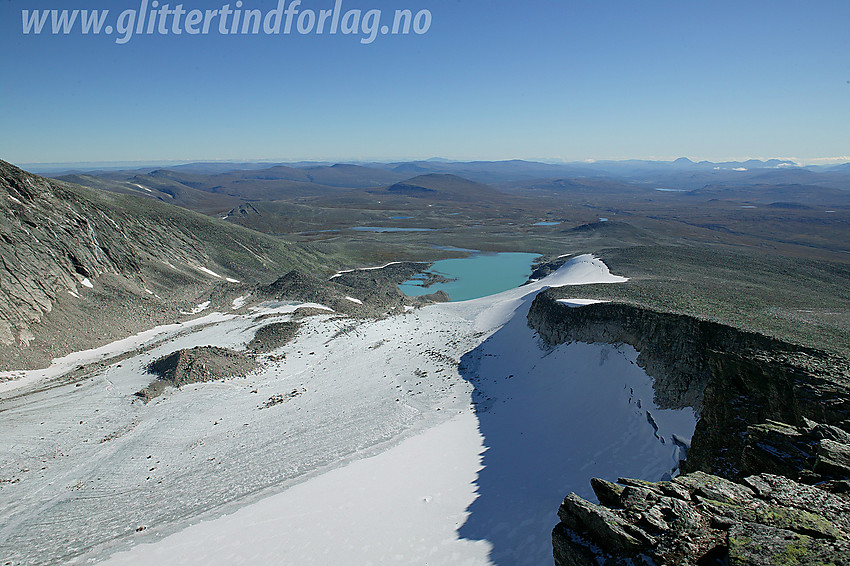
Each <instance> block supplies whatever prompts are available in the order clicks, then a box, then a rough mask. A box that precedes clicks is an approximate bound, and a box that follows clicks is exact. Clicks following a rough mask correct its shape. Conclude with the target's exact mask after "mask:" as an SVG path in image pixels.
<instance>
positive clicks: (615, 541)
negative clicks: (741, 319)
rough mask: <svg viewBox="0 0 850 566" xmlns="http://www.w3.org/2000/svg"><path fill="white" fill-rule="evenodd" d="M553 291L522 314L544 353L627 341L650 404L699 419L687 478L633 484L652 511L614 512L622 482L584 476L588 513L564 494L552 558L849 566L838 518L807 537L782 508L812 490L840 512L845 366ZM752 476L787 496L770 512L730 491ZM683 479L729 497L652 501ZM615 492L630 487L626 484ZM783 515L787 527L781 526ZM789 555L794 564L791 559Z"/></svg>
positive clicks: (846, 426)
mask: <svg viewBox="0 0 850 566" xmlns="http://www.w3.org/2000/svg"><path fill="white" fill-rule="evenodd" d="M562 295H563V291H562V290H558V289H551V290H549V291H546V292H543V293H541V294H539V295H538V297H537V298H536V299H535V301H534V303H533V304H532V306H531V309H530V311H529V315H528V323H529V325H530V326H531V327H532V328H534V329H535V330H536V331H537V332H538V333H539V335H540V336H541V338H542V339H543V340H545V341H546V342H548V343H549V344H552V345H556V344H561V343H566V342H573V341H579V342H603V343H612V344H616V343H626V344H630V345H631V346H633V347H634V348H635V349H636V350H637V351H638V352H639V356H638V358H637V362H638V364H640V365H641V367H643V368H644V369H645V370H646V372H647V373H648V374H649V375H650V376H651V377H652V378H653V379H654V381H655V385H654V387H655V396H656V399H655V401H656V403H657V404H658V405H659V406H662V407H665V408H681V407H687V406H690V407H694V408H695V409H696V410H697V412H698V414H699V420H698V422H697V426H696V430H695V431H694V436H693V439H692V443H691V447H690V450H689V452H688V456H687V460H686V461H684V462H683V463H682V466H681V469H682V471H683V473H686V474H687V475H685V476H683V477H682V478H680V479H677V480H674V484H672V487H671V485H667V484H666V483H664V482H660V483H657V484H648V483H647V485H646V486H644V489H648V490H650V492H651V493H652V494H655V495H658V494H656V492H658V491H659V490H660V492H661V495H658V497H656V496H655V495H653V498H652V503H641V504H640V505H638V506H637V507H635V506H634V505H632V504H633V503H634V502H631V500H629V501H630V502H628V504H627V502H624V500H623V499H622V497H621V496H623V493H624V492H623V489H624V488H623V487H622V486H619V487H618V486H615V485H614V484H606V485H603V484H602V483H599V481H597V480H594V488H595V491H596V493H597V495H598V496H599V499H600V502H601V503H602V505H601V506H599V505H594V504H591V503H588V502H586V501H582V500H580V499H579V498H577V497H576V496H574V495H571V496H569V497H568V498H567V499H566V500H565V503H564V505H562V507H561V511H560V512H559V515H560V518H561V521H562V522H561V523H560V524H559V525H558V526H557V527H556V528H555V531H554V533H553V537H554V538H553V541H554V545H555V556H556V563H557V564H559V565H561V564H585V563H588V564H589V563H591V562H587V561H584V560H585V558H587V557H589V556H590V557H600V556H603V555H607V556H608V558H609V562H605V563H606V564H607V563H611V564H620V563H626V562H622V560H632V559H636V557H638V556H645V557H647V558H651V561H649V562H646V563H647V564H651V563H658V564H661V563H679V564H697V563H699V564H712V563H715V562H713V560H714V559H715V558H717V559H718V560H720V561H721V562H716V563H724V562H722V561H724V560H728V561H729V562H728V563H735V564H770V563H776V562H771V561H772V560H778V559H779V557H782V556H786V555H787V557H789V560H790V561H789V562H788V563H801V564H805V563H810V564H815V563H821V562H822V563H834V564H844V563H848V564H850V559H848V554H847V553H848V551H850V546H848V525H846V524H845V523H846V516H843V515H842V517H843V519H842V521H844V522H841V521H839V523H840V524H839V523H836V520H835V518H834V517H833V515H832V514H830V513H825V515H824V516H823V517H821V516H820V515H819V517H820V518H818V519H817V520H818V521H820V520H821V519H823V521H824V522H823V523H822V526H823V528H824V529H827V530H829V529H834V530H831V531H830V532H831V533H832V534H831V535H829V536H826V535H824V534H823V533H822V532H814V531H813V532H809V530H807V527H806V528H804V527H805V525H806V524H807V523H806V521H807V520H809V519H812V518H811V517H808V516H806V517H803V516H802V515H800V513H798V510H795V509H796V507H795V506H794V505H795V504H794V503H793V497H802V498H803V500H801V501H802V503H800V505H808V506H813V505H815V504H816V501H817V498H815V499H812V496H813V494H814V495H818V494H827V492H829V497H830V498H831V499H830V501H832V502H833V503H834V502H835V501H843V502H844V503H841V505H844V507H842V508H841V509H842V511H841V513H844V514H846V509H848V507H847V492H849V491H850V483H848V478H850V361H848V360H847V359H845V358H842V357H839V356H836V355H832V354H827V353H825V352H821V351H817V350H813V349H809V348H803V347H800V346H796V345H793V344H788V343H785V342H782V341H779V340H776V339H773V338H769V337H766V336H762V335H758V334H753V333H749V332H744V331H741V330H738V329H735V328H732V327H729V326H724V325H721V324H717V323H713V322H708V321H703V320H698V319H696V318H693V317H689V316H684V315H676V314H670V313H663V312H656V311H652V310H648V309H645V308H641V307H638V306H634V305H628V304H619V303H599V304H592V305H587V306H581V307H570V306H568V305H566V304H563V303H559V302H558V299H559V298H560V297H561V296H562ZM695 474H696V475H695ZM708 474H713V475H708ZM759 474H770V475H771V476H770V477H773V478H779V479H776V480H770V481H773V482H774V483H776V482H779V483H781V485H782V489H783V492H782V493H784V494H785V495H787V496H788V497H789V498H791V499H788V500H786V501H784V502H783V503H782V505H780V502H779V500H776V501H773V500H771V501H773V502H772V503H770V505H768V506H767V507H765V505H767V503H765V500H764V498H763V497H761V495H760V494H759V493H758V489H756V488H755V487H753V486H752V485H750V486H749V487H747V486H746V485H742V484H741V483H733V482H744V483H748V484H752V482H753V481H756V480H752V479H745V478H752V477H753V476H757V475H759ZM725 480H731V481H725ZM761 481H762V482H765V481H767V480H764V479H762V480H761ZM683 482H684V483H687V482H697V483H705V482H708V483H709V484H712V485H714V484H717V485H723V486H727V487H728V488H729V489H730V490H733V491H734V494H733V495H732V496H730V498H728V501H725V500H722V499H721V501H725V502H722V503H721V504H717V503H711V502H709V503H706V501H705V500H706V497H708V499H715V498H712V497H709V496H706V495H705V489H703V488H702V487H699V488H697V489H695V490H691V493H690V494H689V495H686V494H684V492H683V493H680V494H679V495H678V496H676V497H674V499H675V501H666V500H664V501H663V502H662V503H658V501H662V499H661V497H662V495H663V496H664V497H672V496H673V495H675V494H672V495H671V493H668V492H669V491H670V490H671V489H673V488H675V487H676V486H677V485H679V484H682V483H683ZM718 482H720V483H718ZM668 483H669V482H668ZM733 486H738V487H733ZM809 486H816V487H809ZM603 488H605V489H603ZM625 489H626V490H631V491H634V490H635V489H636V487H635V486H634V485H632V486H631V487H629V484H628V482H627V487H626V488H625ZM600 490H602V493H601V494H600ZM664 490H667V492H665V491H664ZM754 490H755V491H754ZM631 491H630V493H631ZM775 493H777V492H775ZM775 493H774V495H775ZM701 494H702V495H701ZM609 496H610V497H609ZM771 497H773V496H771ZM818 497H819V495H818ZM824 497H826V495H824ZM774 499H776V498H775V497H774ZM812 501H815V503H812ZM668 503H669V505H668ZM798 503H799V502H798ZM630 505H631V507H630ZM635 505H636V504H635ZM789 505H790V507H789ZM724 506H726V507H724ZM730 506H731V507H730ZM733 507H734V508H733ZM753 509H756V511H753ZM809 511H811V512H816V511H817V509H810V510H809ZM724 513H725V514H726V515H724ZM753 513H756V515H755V517H756V519H757V520H756V519H753V517H754V515H753ZM724 516H726V517H727V518H726V519H723V517H724ZM789 516H790V517H792V519H791V520H789V521H790V522H789V521H785V519H784V517H789ZM655 519H659V520H657V521H656V520H655ZM661 519H663V520H661ZM804 519H805V520H804ZM812 520H815V519H812ZM783 521H785V522H783ZM801 521H802V522H801ZM819 524H820V523H819ZM801 525H803V527H801ZM634 529H638V530H637V531H635V530H634ZM647 529H648V530H647ZM600 533H601V534H600ZM605 533H608V534H605ZM612 533H613V534H612ZM636 533H637V534H636ZM602 535H605V536H602ZM608 535H611V536H608ZM644 535H645V536H644ZM611 537H613V538H611ZM665 541H666V542H665ZM683 541H684V542H683ZM742 541H744V542H746V544H744V542H742ZM671 545H672V546H671ZM683 549H684V550H683ZM818 549H827V552H826V554H825V555H823V552H821V551H820V550H818ZM795 552H797V553H799V556H798V557H797V559H792V558H793V556H792V555H793V553H795ZM594 553H595V554H594ZM612 557H613V558H612ZM824 557H827V558H829V560H822V559H823V558H824ZM795 560H796V561H795ZM819 561H821V562H819ZM592 563H594V564H596V563H597V562H596V558H594V559H593V561H592ZM634 563H640V561H639V560H638V561H637V562H634Z"/></svg>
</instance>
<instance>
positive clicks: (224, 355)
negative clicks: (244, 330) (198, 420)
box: [136, 346, 259, 402]
mask: <svg viewBox="0 0 850 566" xmlns="http://www.w3.org/2000/svg"><path fill="white" fill-rule="evenodd" d="M258 365H259V364H258V363H257V361H256V360H255V359H254V358H252V357H251V356H248V355H246V354H244V353H242V352H237V351H235V350H229V349H227V348H219V347H217V346H197V347H195V348H187V349H184V350H178V351H176V352H173V353H171V354H169V355H167V356H164V357H162V358H159V359H158V360H155V361H153V362H151V364H150V365H149V366H148V371H149V372H150V373H152V374H155V375H156V376H157V380H156V381H154V382H153V383H152V384H151V385H149V386H148V387H147V388H145V389H143V390H141V391H139V392H138V393H136V396H138V397H141V398H142V399H144V400H145V402H147V401H150V400H151V399H153V398H154V397H157V396H158V395H160V394H161V393H162V392H163V390H164V389H165V388H166V387H168V386H173V387H182V386H184V385H188V384H190V383H202V382H206V381H218V380H222V379H227V378H232V377H245V376H246V375H248V374H249V373H250V372H252V371H254V370H255V369H257V367H258Z"/></svg>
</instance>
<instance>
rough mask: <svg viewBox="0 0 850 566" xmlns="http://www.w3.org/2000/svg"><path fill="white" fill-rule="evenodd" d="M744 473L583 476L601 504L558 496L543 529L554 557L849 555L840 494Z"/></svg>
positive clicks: (691, 559) (847, 560)
mask: <svg viewBox="0 0 850 566" xmlns="http://www.w3.org/2000/svg"><path fill="white" fill-rule="evenodd" d="M746 483H747V485H743V484H739V483H736V482H732V481H730V480H726V479H724V478H720V477H717V476H712V475H710V474H705V473H702V472H695V473H692V474H688V475H685V476H680V477H677V478H674V479H672V480H670V481H661V482H656V483H649V482H643V481H639V480H629V479H621V480H619V482H618V484H611V483H610V482H605V481H602V480H593V482H592V483H591V485H592V486H593V487H594V490H595V491H596V493H597V496H598V497H599V498H600V501H604V504H603V505H595V504H593V503H589V502H587V501H584V500H582V499H581V498H579V497H578V496H577V495H575V494H570V495H568V496H567V498H566V499H565V500H564V503H563V504H562V505H561V507H560V509H559V510H558V515H559V517H560V518H561V523H560V524H559V525H558V526H557V527H556V528H555V530H554V531H553V533H552V540H553V549H554V557H555V563H556V564H557V565H558V566H565V565H570V566H583V565H591V564H592V565H597V564H605V565H626V564H647V565H649V564H677V565H681V566H688V565H701V564H715V563H716V564H727V563H728V564H736V565H741V566H744V565H747V566H756V565H768V564H770V565H778V564H801V565H812V566H814V565H816V564H818V565H824V564H834V565H839V564H850V498H848V497H847V496H844V495H839V494H834V493H829V492H827V491H825V490H823V489H820V488H817V487H812V486H807V485H802V484H799V483H797V482H795V481H793V480H790V479H788V478H784V477H781V476H773V475H769V474H761V475H758V476H752V477H749V478H747V479H746ZM617 485H619V487H615V486H617Z"/></svg>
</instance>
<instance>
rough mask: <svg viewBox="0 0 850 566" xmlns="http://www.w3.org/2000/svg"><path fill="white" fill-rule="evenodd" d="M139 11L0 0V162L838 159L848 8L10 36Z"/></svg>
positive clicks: (715, 7)
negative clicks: (417, 25)
mask: <svg viewBox="0 0 850 566" xmlns="http://www.w3.org/2000/svg"><path fill="white" fill-rule="evenodd" d="M166 1H167V0H166ZM178 1H180V0H178ZM334 1H335V0H303V2H302V3H301V6H299V10H306V9H313V10H315V11H318V10H321V9H328V8H333V6H334ZM139 2H140V0H111V1H106V0H79V1H76V0H74V1H68V0H66V1H62V2H58V1H51V0H0V53H2V55H0V73H2V75H0V76H2V80H0V132H2V134H1V135H0V158H2V159H5V160H9V161H12V162H14V163H33V162H40V163H45V162H81V161H85V162H92V161H161V160H206V159H246V160H251V159H272V160H302V159H315V160H358V159H360V160H368V159H382V160H384V159H410V158H429V157H434V156H441V157H447V158H454V159H506V158H563V159H566V160H584V159H608V158H613V159H621V158H662V159H666V158H674V157H677V156H688V157H692V158H696V159H710V160H725V159H730V158H744V157H793V158H797V159H801V160H812V159H815V158H824V157H837V156H847V155H850V31H848V30H849V29H850V28H848V26H850V2H847V1H846V0H837V1H819V0H810V1H808V2H802V1H781V0H779V1H778V0H773V1H758V0H753V1H741V0H738V1H736V2H723V1H717V2H709V1H701V2H696V1H687V0H678V1H675V2H672V1H670V2H668V1H653V0H640V1H622V2H614V1H606V0H586V1H574V0H562V1H554V0H553V1H525V2H518V1H517V2H508V1H501V0H490V1H484V0H472V1H470V0H445V1H440V2H437V1H434V0H430V1H429V0H371V1H370V0H344V1H343V10H344V11H347V10H349V9H355V8H359V9H361V10H363V11H364V12H365V11H366V10H369V9H382V10H383V11H384V16H383V18H384V20H383V21H386V20H387V19H391V17H392V13H393V12H394V11H395V10H396V9H411V10H412V12H413V13H416V12H417V11H419V10H423V9H427V10H429V11H430V13H431V15H432V21H431V26H430V28H429V30H428V31H427V33H424V34H422V35H416V34H414V33H411V34H409V35H407V36H392V35H386V36H383V35H379V36H378V37H377V38H376V39H375V41H374V42H373V43H371V44H369V45H363V44H361V43H360V38H361V37H362V36H359V35H358V36H353V35H341V34H337V35H333V36H331V35H327V34H325V35H321V36H319V35H315V34H310V35H299V34H297V33H293V34H291V35H265V34H263V33H260V34H259V35H256V36H254V35H239V34H237V35H221V34H219V33H217V32H215V31H213V32H211V33H210V34H208V35H194V36H190V35H187V34H185V33H184V34H182V35H180V36H176V35H173V34H169V35H158V34H154V35H137V36H135V37H133V38H132V39H131V40H130V41H128V42H127V43H126V44H124V45H118V44H116V43H115V37H116V36H115V35H112V36H108V35H105V34H101V35H82V34H81V33H80V32H79V28H76V29H75V30H74V31H73V32H72V33H71V34H69V35H57V36H54V35H51V34H48V33H44V32H43V33H42V34H40V35H35V34H32V33H31V34H29V35H24V34H23V33H22V29H21V28H22V24H21V10H23V9H28V10H33V9H69V10H73V9H80V10H82V9H89V10H90V9H97V8H109V9H110V16H111V17H110V21H113V20H115V18H116V17H117V15H118V14H119V13H120V12H121V11H123V10H125V9H136V8H138V7H139ZM227 2H228V0H221V1H209V0H182V3H183V5H184V7H185V10H187V11H188V10H191V9H195V8H197V9H202V10H203V9H216V8H220V7H221V6H222V5H223V4H225V3H227ZM243 2H244V6H243V10H245V9H253V8H256V9H260V10H262V11H263V12H264V13H265V12H266V11H268V10H271V9H272V8H274V7H276V6H277V0H243ZM234 4H235V0H233V1H232V2H230V6H231V8H233V7H234ZM170 5H171V6H172V7H174V6H175V5H176V2H175V1H174V0H171V3H170ZM49 25H50V24H49V23H48V27H49Z"/></svg>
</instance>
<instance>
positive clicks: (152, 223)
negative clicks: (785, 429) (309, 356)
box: [0, 161, 324, 369]
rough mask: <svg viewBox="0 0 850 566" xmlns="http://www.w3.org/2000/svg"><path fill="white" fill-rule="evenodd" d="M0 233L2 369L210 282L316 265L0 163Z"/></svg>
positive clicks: (102, 335) (283, 250)
mask: <svg viewBox="0 0 850 566" xmlns="http://www.w3.org/2000/svg"><path fill="white" fill-rule="evenodd" d="M0 238H2V240H3V245H2V248H0V368H2V369H7V368H11V367H13V366H32V365H33V364H39V363H44V362H46V361H49V359H50V357H52V356H55V355H58V354H60V353H63V352H64V353H67V352H68V351H72V350H74V349H79V348H83V347H90V346H91V345H94V344H97V343H100V342H103V341H104V340H106V339H109V338H113V339H114V338H115V337H117V336H120V335H125V334H126V333H131V332H136V331H138V330H140V329H142V328H143V327H145V326H147V325H149V324H151V323H154V322H164V321H172V322H173V321H174V319H175V317H179V316H180V310H181V309H184V308H185V309H191V307H192V304H191V303H192V302H193V301H195V300H196V299H197V298H198V297H199V296H203V295H204V293H206V294H209V292H210V290H211V289H212V288H213V287H216V286H219V287H222V289H223V291H222V292H221V293H225V294H226V292H227V289H228V288H234V289H235V288H237V287H239V285H240V282H241V283H244V284H248V283H250V282H257V281H259V280H261V279H274V278H275V277H276V276H277V275H279V274H280V273H285V272H287V271H289V270H291V269H293V268H295V267H301V268H306V269H313V270H315V269H323V268H324V267H323V265H322V264H323V260H322V259H321V258H320V257H319V254H318V253H316V252H315V251H312V250H310V249H308V248H305V247H302V246H296V245H294V244H290V243H287V242H284V241H282V240H280V239H277V238H273V237H270V236H266V235H263V234H259V233H257V232H253V231H251V230H248V229H245V228H242V227H240V226H234V225H232V224H229V223H225V222H220V221H218V220H214V219H211V218H208V217H206V216H203V215H200V214H197V213H194V212H190V211H186V210H183V209H179V208H177V207H174V206H170V205H167V204H163V203H160V202H158V201H155V200H151V199H144V198H140V197H134V196H129V195H122V194H114V193H104V192H100V191H96V190H92V189H87V188H85V187H80V186H76V185H71V184H68V183H63V182H59V181H54V180H50V179H45V178H42V177H38V176H36V175H32V174H30V173H27V172H25V171H23V170H21V169H18V168H17V167H15V166H13V165H10V164H8V163H6V162H3V161H0ZM69 329H73V332H69Z"/></svg>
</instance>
